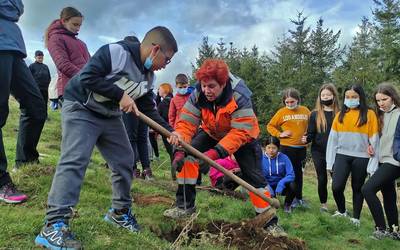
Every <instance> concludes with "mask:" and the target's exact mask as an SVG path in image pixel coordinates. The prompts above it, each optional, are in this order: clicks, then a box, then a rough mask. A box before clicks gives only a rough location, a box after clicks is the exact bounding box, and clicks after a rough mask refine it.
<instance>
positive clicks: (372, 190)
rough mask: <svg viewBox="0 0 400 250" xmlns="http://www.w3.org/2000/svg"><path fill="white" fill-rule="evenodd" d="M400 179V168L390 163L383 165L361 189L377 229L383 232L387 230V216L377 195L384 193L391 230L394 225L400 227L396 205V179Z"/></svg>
mask: <svg viewBox="0 0 400 250" xmlns="http://www.w3.org/2000/svg"><path fill="white" fill-rule="evenodd" d="M399 177H400V167H398V166H394V165H392V164H390V163H383V164H381V165H380V166H379V168H378V170H376V172H375V173H374V174H373V175H372V176H371V178H369V180H368V181H367V182H366V183H365V184H364V186H362V189H361V191H362V194H363V195H364V197H365V200H366V201H367V204H368V207H369V210H370V211H371V214H372V217H373V218H374V221H375V227H378V228H380V229H382V230H385V229H386V223H385V216H384V215H383V209H382V205H381V202H380V201H379V199H378V197H377V196H376V193H377V192H378V191H381V192H382V196H383V206H384V208H385V213H386V217H387V221H388V226H389V227H390V229H392V228H393V225H394V226H399V213H398V210H397V204H396V202H397V196H396V179H397V178H399Z"/></svg>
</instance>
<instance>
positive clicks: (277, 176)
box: [262, 152, 294, 196]
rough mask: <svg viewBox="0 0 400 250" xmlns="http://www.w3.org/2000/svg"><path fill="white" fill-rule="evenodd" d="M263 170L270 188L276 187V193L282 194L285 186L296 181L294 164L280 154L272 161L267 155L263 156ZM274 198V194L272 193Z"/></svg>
mask: <svg viewBox="0 0 400 250" xmlns="http://www.w3.org/2000/svg"><path fill="white" fill-rule="evenodd" d="M262 170H263V174H264V176H265V178H266V179H267V182H268V184H269V185H270V186H276V190H271V191H273V192H276V193H282V191H283V190H284V189H285V184H286V183H288V182H292V181H294V171H293V166H292V162H291V161H290V159H289V157H287V155H285V154H283V153H281V152H278V155H277V156H276V157H275V158H273V159H271V158H269V156H268V155H267V154H265V153H264V154H263V158H262ZM271 195H272V196H274V195H275V194H274V193H271Z"/></svg>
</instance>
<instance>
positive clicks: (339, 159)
mask: <svg viewBox="0 0 400 250" xmlns="http://www.w3.org/2000/svg"><path fill="white" fill-rule="evenodd" d="M368 161H369V159H368V158H361V157H354V156H348V155H342V154H337V155H336V158H335V164H334V166H333V176H332V192H333V197H334V198H335V201H336V205H337V208H338V211H339V212H340V213H344V212H345V211H346V199H345V197H344V189H345V187H346V182H347V179H348V178H349V175H350V173H351V188H352V189H353V218H356V219H360V214H361V209H362V204H363V201H364V197H363V195H362V193H361V187H362V185H363V184H364V181H365V178H366V177H367V165H368Z"/></svg>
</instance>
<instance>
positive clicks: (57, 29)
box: [45, 7, 90, 103]
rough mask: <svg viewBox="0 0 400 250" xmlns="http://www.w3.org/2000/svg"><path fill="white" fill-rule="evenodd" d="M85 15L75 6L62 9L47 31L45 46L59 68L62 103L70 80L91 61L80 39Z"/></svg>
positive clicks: (59, 90)
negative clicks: (79, 35)
mask: <svg viewBox="0 0 400 250" xmlns="http://www.w3.org/2000/svg"><path fill="white" fill-rule="evenodd" d="M82 21H83V15H82V14H81V13H80V12H79V11H78V10H77V9H75V8H73V7H65V8H64V9H62V10H61V13H60V18H59V19H56V20H54V21H53V22H52V23H51V24H50V26H49V27H48V28H47V30H46V33H45V46H46V47H47V49H48V50H49V53H50V55H51V58H52V59H53V61H54V64H55V65H56V68H57V73H58V79H57V92H58V96H59V99H60V101H61V103H62V101H63V95H64V89H65V86H66V85H67V83H68V81H69V80H70V79H71V78H72V77H73V76H75V75H76V74H77V73H78V72H79V71H80V70H81V69H82V68H83V66H84V65H85V64H86V63H87V62H88V61H89V58H90V54H89V51H88V49H87V47H86V44H85V43H84V42H83V41H81V40H80V39H78V38H77V37H76V36H77V35H78V32H79V29H80V27H81V25H82Z"/></svg>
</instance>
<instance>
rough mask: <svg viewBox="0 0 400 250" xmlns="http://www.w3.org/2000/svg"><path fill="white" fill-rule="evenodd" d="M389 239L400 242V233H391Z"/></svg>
mask: <svg viewBox="0 0 400 250" xmlns="http://www.w3.org/2000/svg"><path fill="white" fill-rule="evenodd" d="M389 237H390V238H391V239H393V240H400V232H390V236H389Z"/></svg>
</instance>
